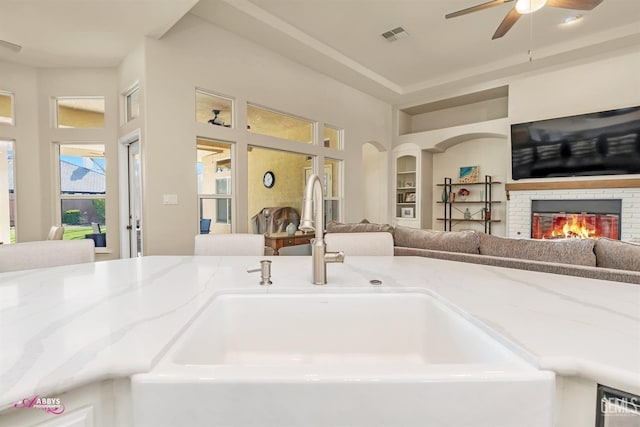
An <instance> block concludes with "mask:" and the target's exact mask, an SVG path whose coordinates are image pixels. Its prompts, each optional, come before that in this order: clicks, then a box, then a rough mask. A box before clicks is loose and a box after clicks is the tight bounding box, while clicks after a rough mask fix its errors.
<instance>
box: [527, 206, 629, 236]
mask: <svg viewBox="0 0 640 427" xmlns="http://www.w3.org/2000/svg"><path fill="white" fill-rule="evenodd" d="M621 212H622V200H620V199H594V200H532V201H531V238H533V239H557V238H567V237H572V238H583V239H596V238H598V237H608V238H610V239H616V240H619V239H620V227H621V223H620V214H621Z"/></svg>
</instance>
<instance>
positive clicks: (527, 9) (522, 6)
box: [516, 0, 547, 15]
mask: <svg viewBox="0 0 640 427" xmlns="http://www.w3.org/2000/svg"><path fill="white" fill-rule="evenodd" d="M545 4H547V0H518V1H517V2H516V10H517V11H518V13H519V14H521V15H526V14H527V13H533V12H535V11H538V10H540V9H542V8H543V7H544V5H545Z"/></svg>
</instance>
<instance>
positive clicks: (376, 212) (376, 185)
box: [362, 144, 389, 223]
mask: <svg viewBox="0 0 640 427" xmlns="http://www.w3.org/2000/svg"><path fill="white" fill-rule="evenodd" d="M388 163H389V162H388V156H387V152H384V151H380V150H378V148H377V147H376V146H374V145H373V144H364V145H363V146H362V180H363V183H364V186H363V197H364V212H363V218H366V219H367V220H369V222H377V223H388V221H389V215H388V212H387V211H388V204H387V203H386V201H387V199H388V195H387V190H388V185H387V182H388V177H389V164H388Z"/></svg>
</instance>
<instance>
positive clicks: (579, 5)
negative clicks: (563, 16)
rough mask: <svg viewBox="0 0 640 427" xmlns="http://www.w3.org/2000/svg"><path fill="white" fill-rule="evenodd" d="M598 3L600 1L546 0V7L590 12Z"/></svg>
mask: <svg viewBox="0 0 640 427" xmlns="http://www.w3.org/2000/svg"><path fill="white" fill-rule="evenodd" d="M600 3H602V0H547V6H551V7H561V8H563V9H577V10H592V9H594V8H595V7H596V6H598V5H599V4H600Z"/></svg>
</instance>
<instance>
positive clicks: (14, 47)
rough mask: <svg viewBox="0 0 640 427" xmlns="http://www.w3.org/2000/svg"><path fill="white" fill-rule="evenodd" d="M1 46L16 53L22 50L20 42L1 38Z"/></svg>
mask: <svg viewBox="0 0 640 427" xmlns="http://www.w3.org/2000/svg"><path fill="white" fill-rule="evenodd" d="M0 46H2V47H4V48H6V49H9V50H11V51H13V52H16V53H17V52H20V51H21V50H22V46H20V45H19V44H15V43H11V42H8V41H6V40H0Z"/></svg>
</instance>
